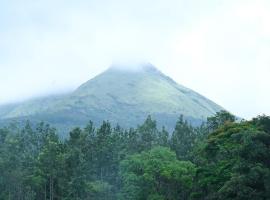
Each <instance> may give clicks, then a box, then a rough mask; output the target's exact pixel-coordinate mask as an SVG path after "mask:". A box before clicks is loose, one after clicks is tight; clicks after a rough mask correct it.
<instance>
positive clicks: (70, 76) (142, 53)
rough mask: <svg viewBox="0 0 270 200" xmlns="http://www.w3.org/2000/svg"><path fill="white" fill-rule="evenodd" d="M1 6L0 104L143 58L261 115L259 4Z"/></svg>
mask: <svg viewBox="0 0 270 200" xmlns="http://www.w3.org/2000/svg"><path fill="white" fill-rule="evenodd" d="M0 4H1V5H0V38H1V40H0V93H1V96H0V103H7V102H10V101H18V100H23V99H27V98H30V97H32V96H40V95H45V94H52V93H58V92H59V91H60V92H67V91H70V90H73V89H75V88H76V87H77V86H79V85H80V84H81V83H83V82H85V81H86V80H88V79H90V78H91V77H93V76H95V75H97V74H98V73H100V72H102V71H104V70H105V69H106V68H107V67H109V66H110V65H111V64H112V63H119V62H120V63H122V64H121V66H122V67H123V66H124V67H126V66H128V68H131V69H133V68H134V64H129V65H127V64H125V63H129V62H132V63H138V62H141V61H143V62H151V63H152V64H154V65H156V66H157V67H158V68H159V69H160V70H161V71H163V72H164V73H165V74H167V75H169V76H171V77H172V78H174V79H175V80H176V81H177V82H179V83H181V84H183V85H186V86H187V87H189V88H192V89H194V90H196V91H198V92H200V93H202V94H203V95H205V96H207V97H209V98H210V99H212V100H214V101H215V102H217V103H219V104H220V105H222V106H223V107H225V108H227V109H228V110H230V111H232V112H233V113H235V114H237V115H239V116H244V117H251V116H255V115H257V114H260V113H266V114H270V106H269V101H270V95H269V94H267V92H266V91H268V90H269V85H270V80H269V79H268V74H269V72H270V69H269V66H270V56H269V52H270V43H269V41H270V29H269V21H270V14H269V12H268V11H269V10H270V3H269V1H267V0H249V1H246V0H236V1H235V0H234V1H233V0H228V1H219V0H218V1H212V0H207V1H200V0H191V1H187V0H180V1H179V0H169V1H161V0H155V1H154V0H150V1H142V0H139V1H124V0H116V1H105V0H101V1H83V0H80V1H76V2H75V1H64V0H60V1H52V0H48V1H31V0H27V1H23V2H22V1H19V0H18V1H16V0H13V1H12V0H11V1H7V0H4V1H1V3H0Z"/></svg>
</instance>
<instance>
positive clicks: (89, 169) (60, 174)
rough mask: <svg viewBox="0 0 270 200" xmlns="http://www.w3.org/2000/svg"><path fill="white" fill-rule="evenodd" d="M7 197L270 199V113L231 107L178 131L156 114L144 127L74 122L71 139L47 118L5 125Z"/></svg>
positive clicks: (2, 186) (0, 159)
mask: <svg viewBox="0 0 270 200" xmlns="http://www.w3.org/2000/svg"><path fill="white" fill-rule="evenodd" d="M0 199H1V200H34V199H36V200H42V199H43V200H58V199H62V200H88V199H95V200H118V199H119V200H229V199H230V200H231V199H235V200H244V199H245V200H246V199H252V200H267V199H270V117H268V116H258V117H257V118H254V119H252V120H250V121H245V120H242V121H240V120H239V119H236V118H235V117H234V116H233V115H231V114H230V113H227V112H226V111H220V112H218V113H216V115H215V116H213V117H209V118H208V119H207V122H206V123H205V124H202V125H201V126H200V127H192V126H191V125H190V124H189V123H188V122H187V121H185V120H184V119H183V117H182V116H180V117H179V119H178V121H177V123H176V126H175V129H174V131H173V133H171V134H169V133H168V132H167V131H166V130H165V128H163V129H161V130H159V129H158V128H157V124H156V121H155V120H153V119H152V118H151V117H150V116H149V117H147V119H146V120H145V122H144V123H143V124H142V125H140V126H138V127H137V128H136V129H133V128H131V129H129V130H124V129H122V128H121V127H120V126H115V127H112V126H111V124H110V123H109V122H108V121H104V122H103V123H102V125H101V126H99V127H95V126H94V125H93V123H92V122H91V121H90V122H89V123H88V124H86V126H85V128H83V129H82V128H74V129H73V130H72V131H71V132H70V133H69V137H68V138H66V139H61V138H59V136H58V134H57V130H55V129H54V128H52V127H50V125H48V124H45V123H39V124H31V122H29V121H28V122H26V123H25V124H24V126H23V127H21V126H18V125H16V124H10V125H9V126H7V127H2V128H1V129H0Z"/></svg>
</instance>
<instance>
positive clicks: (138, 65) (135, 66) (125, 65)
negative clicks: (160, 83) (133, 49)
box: [109, 62, 159, 72]
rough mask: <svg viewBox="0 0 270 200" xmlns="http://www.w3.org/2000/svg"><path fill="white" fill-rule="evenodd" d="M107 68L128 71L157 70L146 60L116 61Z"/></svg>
mask: <svg viewBox="0 0 270 200" xmlns="http://www.w3.org/2000/svg"><path fill="white" fill-rule="evenodd" d="M109 70H114V71H115V70H117V71H130V72H158V71H159V70H158V69H157V68H156V67H155V66H154V65H152V64H151V63H148V62H132V63H130V62H116V63H113V64H112V65H111V66H110V67H109Z"/></svg>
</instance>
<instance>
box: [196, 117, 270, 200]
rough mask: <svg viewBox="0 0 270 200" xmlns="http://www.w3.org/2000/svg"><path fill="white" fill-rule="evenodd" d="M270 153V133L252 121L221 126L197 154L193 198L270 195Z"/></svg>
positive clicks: (249, 197) (240, 197)
mask: <svg viewBox="0 0 270 200" xmlns="http://www.w3.org/2000/svg"><path fill="white" fill-rule="evenodd" d="M257 120H258V121H257ZM256 121H257V122H259V121H260V118H258V119H256ZM269 155H270V134H269V133H266V132H264V131H261V130H260V127H256V126H254V125H253V123H252V122H242V123H240V124H237V123H234V124H226V125H225V126H223V127H220V128H219V129H218V130H216V131H215V132H213V133H211V134H210V135H209V137H208V139H207V141H206V144H205V145H204V146H203V147H202V148H201V152H200V155H198V156H199V157H201V159H200V162H199V163H198V165H199V166H200V167H199V168H198V173H197V188H196V190H195V191H196V192H194V194H193V196H194V199H202V198H206V199H220V200H224V199H228V200H229V199H237V200H238V199H239V200H242V199H269V198H270V193H269V187H270V171H269V169H270V157H269ZM195 197H196V198H195Z"/></svg>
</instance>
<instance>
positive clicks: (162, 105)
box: [0, 64, 222, 137]
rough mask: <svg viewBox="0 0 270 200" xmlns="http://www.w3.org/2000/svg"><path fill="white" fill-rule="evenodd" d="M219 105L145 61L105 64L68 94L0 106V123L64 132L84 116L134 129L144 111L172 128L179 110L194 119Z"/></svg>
mask: <svg viewBox="0 0 270 200" xmlns="http://www.w3.org/2000/svg"><path fill="white" fill-rule="evenodd" d="M221 109H222V108H221V107H220V106H218V105H217V104H215V103H213V102H212V101H210V100H208V99H207V98H205V97H203V96H201V95H199V94H198V93H196V92H194V91H192V90H190V89H188V88H185V87H184V86H182V85H179V84H177V83H176V82H174V81H173V80H171V79H170V78H168V77H167V76H166V75H164V74H162V73H161V72H159V71H158V70H157V69H155V68H154V67H153V66H151V65H149V64H146V66H142V70H139V71H136V72H135V71H128V70H117V69H115V68H111V69H108V70H106V71H105V72H104V73H102V74H100V75H98V76H96V77H95V78H93V79H91V80H89V81H88V82H86V83H85V84H82V85H81V86H80V87H79V88H78V89H77V90H75V91H73V92H72V93H70V94H66V95H61V96H50V97H45V98H41V99H34V100H30V101H26V102H23V103H19V104H16V105H8V106H0V124H1V121H2V122H3V123H4V124H7V123H6V122H5V120H7V121H9V120H13V119H16V120H19V121H21V120H25V118H27V119H31V121H32V122H33V121H35V122H39V121H40V120H42V121H46V122H48V123H50V124H51V125H53V126H54V127H57V129H58V130H59V131H60V132H61V133H63V136H65V137H68V131H70V130H71V129H72V128H73V127H76V126H80V127H83V126H84V125H85V124H86V123H87V121H88V120H89V119H91V120H93V121H94V122H95V124H98V125H101V124H102V121H103V120H104V119H106V120H110V122H111V123H112V124H113V125H116V124H117V123H119V124H120V125H121V126H123V127H125V128H130V127H133V128H135V127H136V126H137V125H138V124H141V123H142V122H143V121H144V119H145V117H146V113H147V114H151V115H152V116H153V117H155V119H156V120H157V121H158V123H159V124H160V125H163V126H165V127H166V129H167V130H169V131H172V130H173V128H174V125H175V121H176V120H177V117H178V116H179V113H181V114H183V115H184V116H185V118H187V119H189V120H190V121H191V122H194V124H195V123H197V124H198V123H200V122H201V121H202V120H206V118H207V117H208V116H211V115H213V114H214V113H215V112H217V111H219V110H221Z"/></svg>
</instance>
